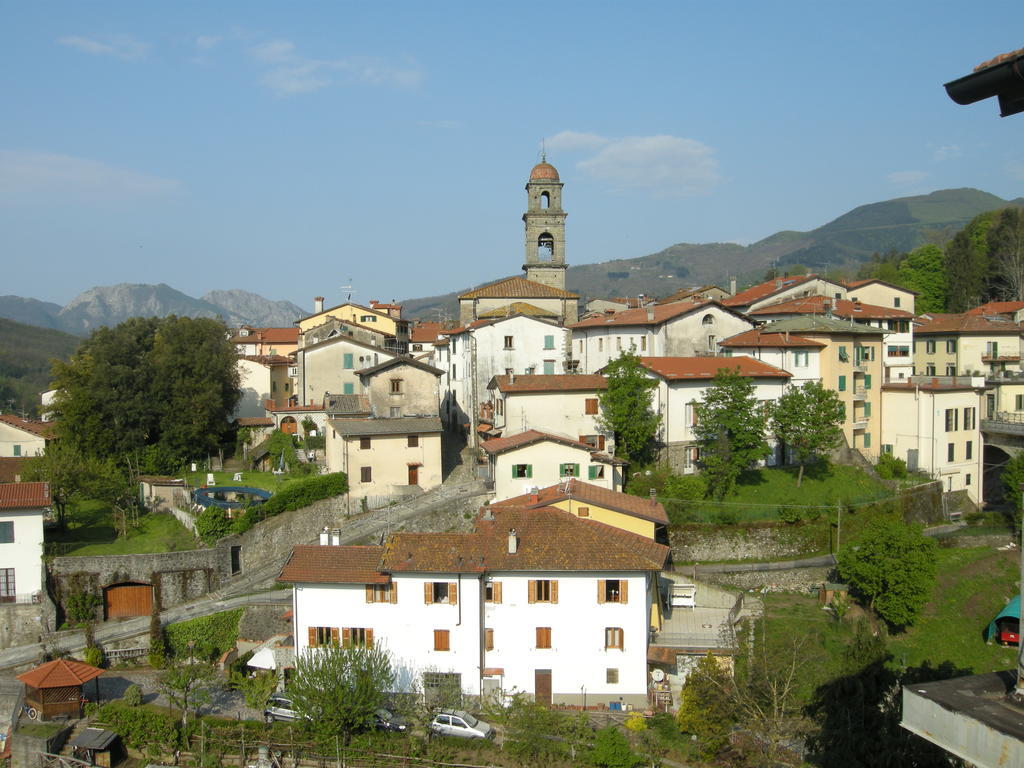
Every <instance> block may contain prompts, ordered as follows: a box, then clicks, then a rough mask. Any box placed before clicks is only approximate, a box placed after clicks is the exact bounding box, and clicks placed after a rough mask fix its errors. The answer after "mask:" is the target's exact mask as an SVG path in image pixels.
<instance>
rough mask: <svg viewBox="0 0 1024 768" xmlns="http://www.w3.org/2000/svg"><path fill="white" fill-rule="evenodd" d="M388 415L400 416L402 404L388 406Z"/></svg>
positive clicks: (394, 417) (391, 416) (395, 417)
mask: <svg viewBox="0 0 1024 768" xmlns="http://www.w3.org/2000/svg"><path fill="white" fill-rule="evenodd" d="M388 417H389V418H392V419H400V418H402V406H400V405H392V406H390V407H389V408H388Z"/></svg>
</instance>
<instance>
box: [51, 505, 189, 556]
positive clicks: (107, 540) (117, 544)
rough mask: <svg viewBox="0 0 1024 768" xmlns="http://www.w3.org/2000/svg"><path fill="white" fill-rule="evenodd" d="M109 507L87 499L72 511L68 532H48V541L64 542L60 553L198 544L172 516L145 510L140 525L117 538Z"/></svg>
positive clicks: (172, 548) (134, 550)
mask: <svg viewBox="0 0 1024 768" xmlns="http://www.w3.org/2000/svg"><path fill="white" fill-rule="evenodd" d="M116 535H117V534H116V531H115V530H114V524H113V520H112V517H111V513H110V508H109V507H107V506H105V505H104V504H101V503H100V502H97V501H86V502H83V503H82V504H80V505H79V506H78V508H77V509H75V510H73V511H69V513H68V526H67V530H65V531H57V530H49V531H47V532H46V541H47V543H50V542H54V543H57V544H63V545H65V546H59V547H57V548H56V551H55V554H59V555H75V556H82V555H138V554H148V553H152V552H171V551H175V550H184V549H195V548H196V547H197V546H199V545H198V544H197V543H196V540H195V538H194V537H193V536H192V534H191V533H189V532H188V530H187V529H186V528H185V527H184V526H183V525H182V524H181V523H179V522H178V521H177V520H175V519H174V517H173V516H172V515H168V514H148V513H144V514H142V516H141V517H140V518H139V526H138V528H131V529H129V531H128V535H127V536H125V537H121V538H115V537H116Z"/></svg>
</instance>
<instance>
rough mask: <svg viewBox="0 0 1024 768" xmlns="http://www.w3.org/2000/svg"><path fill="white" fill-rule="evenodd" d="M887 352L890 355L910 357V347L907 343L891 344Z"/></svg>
mask: <svg viewBox="0 0 1024 768" xmlns="http://www.w3.org/2000/svg"><path fill="white" fill-rule="evenodd" d="M886 354H888V355H889V357H910V347H909V345H907V344H896V345H890V346H889V348H888V350H887V351H886Z"/></svg>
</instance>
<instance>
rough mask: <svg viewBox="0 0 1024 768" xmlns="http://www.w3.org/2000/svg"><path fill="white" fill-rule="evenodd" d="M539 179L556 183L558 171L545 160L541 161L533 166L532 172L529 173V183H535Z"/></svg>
mask: <svg viewBox="0 0 1024 768" xmlns="http://www.w3.org/2000/svg"><path fill="white" fill-rule="evenodd" d="M539 179H548V180H550V181H558V180H559V179H558V171H557V170H555V166H553V165H552V164H551V163H549V162H548V161H547V160H541V161H540V162H539V163H537V164H536V165H535V166H533V170H532V171H530V181H537V180H539Z"/></svg>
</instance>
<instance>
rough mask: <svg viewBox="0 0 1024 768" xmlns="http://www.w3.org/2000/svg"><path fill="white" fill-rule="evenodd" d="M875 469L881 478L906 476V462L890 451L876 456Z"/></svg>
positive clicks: (899, 478) (893, 478) (896, 478)
mask: <svg viewBox="0 0 1024 768" xmlns="http://www.w3.org/2000/svg"><path fill="white" fill-rule="evenodd" d="M875 471H876V472H878V476H879V477H880V478H882V479H883V480H902V479H903V478H905V477H906V476H907V462H905V461H904V460H903V459H901V458H898V457H896V456H894V455H893V454H891V453H883V454H882V455H881V456H879V457H878V464H876V465H875Z"/></svg>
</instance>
